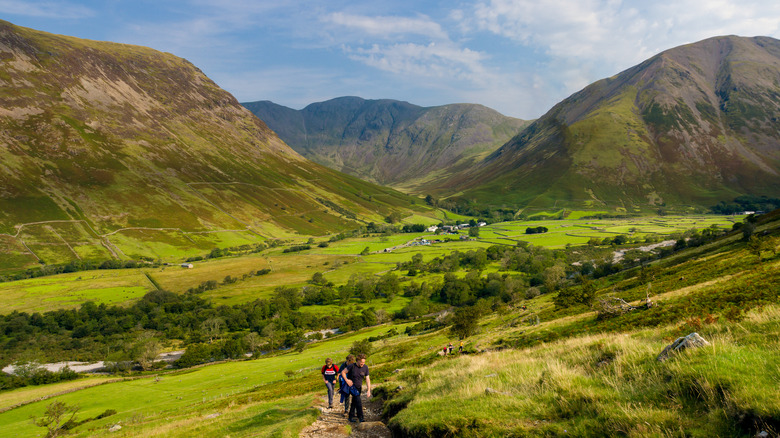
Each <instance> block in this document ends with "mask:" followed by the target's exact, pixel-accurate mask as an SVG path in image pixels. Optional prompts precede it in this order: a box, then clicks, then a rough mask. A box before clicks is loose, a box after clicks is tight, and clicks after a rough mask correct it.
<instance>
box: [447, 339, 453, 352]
mask: <svg viewBox="0 0 780 438" xmlns="http://www.w3.org/2000/svg"><path fill="white" fill-rule="evenodd" d="M447 348H449V352H448V353H449V354H452V342H450V345H449V346H448V347H447Z"/></svg>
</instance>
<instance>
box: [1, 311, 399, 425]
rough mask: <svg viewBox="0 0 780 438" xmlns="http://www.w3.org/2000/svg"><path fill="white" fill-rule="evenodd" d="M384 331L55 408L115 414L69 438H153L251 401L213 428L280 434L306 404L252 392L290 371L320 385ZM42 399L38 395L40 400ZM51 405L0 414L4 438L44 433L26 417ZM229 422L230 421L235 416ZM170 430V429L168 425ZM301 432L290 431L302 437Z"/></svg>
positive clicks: (90, 392)
mask: <svg viewBox="0 0 780 438" xmlns="http://www.w3.org/2000/svg"><path fill="white" fill-rule="evenodd" d="M404 327H405V326H404V325H401V326H397V329H398V330H399V331H403V329H404ZM387 330H388V327H387V326H379V327H374V328H371V329H368V330H364V331H361V332H359V333H355V334H350V335H346V336H339V337H336V338H333V339H331V340H329V341H327V342H317V343H313V344H311V345H309V346H308V347H307V348H306V350H304V352H303V353H287V354H282V355H278V356H272V357H267V358H265V357H264V358H260V359H257V360H247V361H240V362H228V363H223V364H218V365H212V366H206V367H201V368H197V369H193V370H185V371H181V372H176V373H172V374H166V375H163V376H161V378H160V379H159V380H155V379H153V378H151V377H149V378H143V379H137V380H128V381H123V382H118V383H110V384H106V385H101V386H96V387H92V388H87V389H83V390H81V391H77V392H73V393H69V394H65V395H61V396H58V397H56V400H60V401H62V402H65V403H68V404H71V405H79V406H80V407H81V410H80V415H79V418H82V419H83V418H87V417H95V416H97V415H99V414H101V413H102V412H104V411H105V410H106V409H114V410H116V411H117V412H118V413H117V414H116V415H114V416H111V417H108V418H106V419H103V420H97V421H94V422H90V423H87V425H85V426H84V427H80V428H77V429H76V433H75V434H74V435H73V436H94V435H95V434H98V433H107V430H106V429H107V427H109V426H110V425H112V424H116V423H117V422H121V423H122V424H123V433H128V434H131V435H130V436H148V435H147V434H148V433H151V432H153V431H158V430H160V429H162V430H167V429H166V428H167V427H169V426H170V425H173V426H176V424H178V422H179V421H182V422H184V427H195V425H192V424H190V423H188V422H187V421H186V420H189V419H192V418H200V420H202V417H203V416H205V415H207V414H211V413H215V412H219V413H222V412H225V413H226V415H231V414H230V412H233V411H237V410H242V408H240V407H236V408H235V409H233V407H232V406H231V405H230V403H229V401H230V399H231V398H241V399H243V400H246V397H250V398H253V400H254V402H260V403H259V404H251V403H253V402H247V401H245V402H244V404H250V409H248V410H249V412H248V413H247V414H246V415H243V416H242V415H239V416H238V417H241V418H237V417H236V416H233V417H228V418H232V420H233V421H228V422H227V424H222V425H220V420H217V421H215V423H217V428H218V429H220V428H222V427H224V428H226V429H227V430H230V431H234V432H235V431H237V430H242V431H243V432H241V433H242V434H244V435H239V436H247V435H250V434H255V435H253V436H256V434H257V433H261V432H262V431H263V430H267V431H271V432H273V433H281V432H275V431H277V430H279V428H280V426H279V424H278V422H279V421H282V422H284V421H283V419H284V418H292V419H295V418H300V412H301V411H305V410H306V408H307V404H308V402H309V401H310V400H311V398H310V397H308V398H306V397H304V398H300V397H294V396H296V395H299V394H295V393H289V396H290V397H294V398H291V399H287V400H284V396H282V399H283V402H282V404H281V407H280V406H274V405H273V403H270V402H271V401H276V400H277V399H278V398H279V396H280V393H279V392H278V390H276V391H274V394H273V395H263V394H262V393H259V394H257V395H254V396H253V391H255V390H257V389H258V387H261V386H263V385H267V384H269V383H278V384H279V385H282V386H283V385H285V384H284V383H283V382H284V381H287V380H290V379H288V378H287V377H286V376H285V374H284V371H286V370H293V371H294V372H295V373H296V378H295V379H293V380H298V379H299V378H301V377H304V376H305V377H304V378H305V381H314V382H317V381H319V380H317V379H318V372H319V367H320V366H321V365H322V363H323V362H324V358H325V357H327V356H330V357H333V358H338V359H340V358H342V357H344V356H346V355H347V350H348V347H349V346H350V345H351V344H352V343H353V342H354V341H355V340H357V339H362V338H366V337H369V336H375V335H378V334H381V333H384V332H386V331H387ZM205 382H208V384H205ZM310 386H311V385H310ZM317 386H318V385H317ZM50 388H51V390H52V392H54V391H55V390H57V389H58V387H55V386H52V387H50ZM43 392H45V391H43ZM41 393H42V392H39V393H36V394H35V395H36V396H40V394H41ZM49 403H51V401H44V402H36V403H32V404H28V405H25V406H23V407H20V408H17V409H14V410H11V411H8V412H4V413H2V414H0V429H2V430H3V432H4V433H7V434H9V435H8V436H20V437H22V436H33V435H34V434H36V433H38V432H39V431H40V430H41V429H39V428H36V427H35V426H34V425H33V424H32V423H31V422H30V420H29V417H30V416H31V415H33V416H39V415H40V414H41V413H42V411H43V409H44V408H45V407H46V405H48V404H49ZM251 406H255V408H251ZM275 409H280V410H281V411H282V412H287V414H286V415H281V414H280V413H279V412H278V411H275ZM267 412H270V414H269V413H267ZM233 414H234V415H235V412H233ZM269 415H271V416H272V418H276V420H278V421H276V420H275V421H261V420H262V418H268V416H269ZM305 418H307V421H305V422H303V423H301V425H298V426H300V428H302V427H303V426H302V425H304V424H306V423H307V422H311V421H312V420H313V417H311V416H308V415H306V416H305ZM171 420H173V421H171ZM255 422H256V424H255ZM169 423H172V424H170V425H169ZM251 425H254V426H257V427H259V429H257V430H255V429H252V428H250V426H251ZM202 426H203V425H202ZM243 426H247V427H246V428H244V427H243ZM298 426H296V427H295V428H294V429H299V427H298ZM205 428H206V430H208V431H210V432H209V433H213V431H214V427H212V426H208V425H205ZM274 428H276V429H274ZM187 430H189V429H187ZM220 430H221V429H220ZM174 432H175V433H180V435H176V436H186V433H184V432H181V431H174ZM154 433H157V432H154ZM261 434H262V433H261Z"/></svg>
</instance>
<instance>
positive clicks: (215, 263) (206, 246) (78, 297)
mask: <svg viewBox="0 0 780 438" xmlns="http://www.w3.org/2000/svg"><path fill="white" fill-rule="evenodd" d="M735 220H738V218H735V217H732V216H663V217H656V216H649V217H639V218H631V219H603V220H597V219H593V220H572V219H567V220H555V221H513V222H502V223H497V224H492V225H489V226H485V227H481V228H480V238H479V239H478V240H473V241H459V240H454V241H451V242H445V243H440V244H435V245H430V246H409V247H404V248H398V249H395V250H393V251H391V252H384V250H385V249H388V248H392V247H395V246H398V245H402V244H405V243H407V242H410V241H412V240H415V239H417V238H420V237H425V238H427V239H435V238H439V239H446V238H453V239H457V236H445V235H442V236H435V235H431V234H428V233H409V234H395V235H391V236H371V237H361V238H349V239H344V240H340V241H337V242H332V243H329V246H328V247H326V248H319V247H318V246H317V244H316V243H315V244H314V245H312V249H310V250H307V251H303V252H300V253H282V249H283V248H282V247H280V248H273V249H270V250H266V251H263V252H262V253H257V254H248V255H244V256H236V257H225V258H220V259H213V260H204V261H199V262H195V263H194V264H195V268H194V269H182V268H180V267H179V266H178V264H175V265H172V266H164V267H160V268H157V269H144V270H142V271H139V270H100V271H90V272H83V273H76V274H66V275H65V276H55V277H42V278H37V279H31V280H25V281H23V282H10V283H0V293H2V294H4V296H7V297H8V298H9V299H7V300H5V301H4V304H3V305H0V312H5V313H8V312H11V311H13V310H20V311H45V310H54V309H57V308H66V307H67V308H70V307H77V306H79V305H80V304H81V303H82V302H83V301H86V300H93V301H95V302H97V303H106V304H111V303H129V302H132V301H134V300H136V299H138V298H140V297H141V296H142V295H143V294H144V293H145V292H147V291H148V290H150V288H151V287H152V286H151V285H150V284H149V282H148V280H146V278H145V276H144V275H143V272H148V273H149V274H151V275H152V276H153V277H154V279H155V281H157V282H158V283H159V284H160V285H161V287H163V288H164V289H167V290H170V291H173V292H179V293H182V292H185V291H187V289H189V288H194V287H197V286H198V285H200V284H201V283H203V282H206V281H209V280H213V281H216V282H218V283H222V281H223V280H224V279H225V277H226V276H228V275H229V276H231V277H233V278H239V279H242V280H240V281H238V282H237V283H233V284H230V285H220V286H219V287H218V288H217V289H215V290H211V291H208V292H206V293H205V294H204V296H206V297H209V298H211V299H213V300H215V302H217V303H220V304H237V303H242V302H246V301H251V300H254V299H257V298H264V297H268V296H270V295H271V293H273V290H274V289H275V288H276V287H279V286H292V287H301V286H304V285H306V284H307V282H308V281H309V280H310V279H311V277H312V275H314V273H316V272H322V273H324V274H325V278H326V279H327V280H328V281H332V282H334V283H335V284H337V285H339V284H344V283H346V282H347V281H348V280H349V278H350V277H351V276H352V275H354V274H381V273H384V272H387V271H389V270H391V269H394V268H395V265H396V264H397V263H401V262H405V261H408V260H409V259H411V257H412V256H413V255H414V254H417V253H422V254H423V259H424V260H425V261H428V260H430V259H432V258H434V257H440V256H443V255H446V254H449V253H450V252H452V251H464V252H465V251H469V250H473V249H477V248H486V247H488V246H490V245H492V244H504V245H515V244H516V243H517V242H518V241H521V240H522V241H526V242H530V243H532V244H534V245H538V246H545V247H557V248H560V247H564V246H566V245H567V244H572V245H582V244H585V243H587V242H588V240H590V239H591V238H593V237H595V238H597V239H599V240H601V239H604V238H605V237H608V238H613V237H615V236H617V235H619V234H631V229H635V233H633V234H631V235H632V236H634V237H639V238H640V239H644V238H645V237H648V236H651V237H654V238H656V237H663V236H665V235H668V234H672V233H679V232H683V231H686V230H688V229H690V228H707V227H710V226H712V225H713V224H714V225H717V226H718V227H721V228H729V229H730V228H731V225H732V224H733V221H735ZM538 226H545V227H547V228H549V231H548V232H547V233H544V234H532V235H529V234H525V229H526V228H527V227H538ZM51 230H52V228H48V229H45V228H43V227H36V228H30V232H31V234H30V235H31V236H33V235H34V236H38V237H37V238H39V239H45V237H43V236H45V235H47V233H50V232H51ZM33 232H34V233H33ZM254 238H256V236H255V235H253V234H250V233H247V232H224V233H202V234H196V233H182V232H179V231H175V230H169V231H161V230H151V231H150V230H125V231H122V232H119V233H117V234H115V235H112V236H111V240H112V242H114V243H115V244H118V246H119V247H120V248H122V249H123V251H126V252H129V253H133V252H134V251H138V252H144V253H146V254H151V253H150V252H148V251H149V250H153V253H154V254H157V255H166V257H174V258H178V259H179V260H181V258H182V257H183V256H185V255H189V256H193V255H204V254H206V253H207V252H208V251H210V249H211V248H213V247H215V246H220V245H223V244H224V245H230V246H236V245H238V244H245V243H253V242H254V241H253V240H252V239H254ZM188 239H192V240H195V241H196V243H197V245H198V247H199V248H200V249H198V250H197V251H193V250H191V248H190V249H187V248H186V244H187V242H188V241H189V240H188ZM257 239H258V241H259V238H257ZM322 240H324V239H317V240H316V242H320V241H322ZM301 241H302V240H301ZM5 242H7V243H8V245H7V246H6V247H7V248H8V249H7V250H6V251H8V252H11V251H19V249H18V247H15V246H13V242H10V241H8V240H6V241H5ZM150 242H151V243H150ZM71 247H72V248H74V250H76V251H81V247H79V246H71ZM366 247H368V248H369V251H370V252H371V254H369V255H367V256H358V255H357V254H359V253H360V252H362V251H363V249H364V248H366ZM33 248H36V250H37V249H38V248H41V249H42V250H41V253H42V254H44V255H48V256H49V257H54V254H56V252H55V251H59V252H62V253H63V254H65V253H70V249H69V247H67V246H66V245H65V244H64V243H62V244H60V245H58V246H52V245H43V244H39V245H37V246H35V245H34V246H33ZM18 257H24V255H21V254H19V255H18ZM62 257H64V256H62ZM0 259H2V258H1V257H0ZM266 268H270V269H271V270H272V272H271V273H269V274H267V275H264V276H258V277H255V276H250V277H248V278H245V279H244V277H245V276H246V275H248V274H250V273H252V272H256V271H258V270H261V269H266ZM79 277H81V280H79V281H78V282H75V283H74V282H73V279H75V278H79ZM60 278H62V279H63V280H62V281H61V280H59V279H60Z"/></svg>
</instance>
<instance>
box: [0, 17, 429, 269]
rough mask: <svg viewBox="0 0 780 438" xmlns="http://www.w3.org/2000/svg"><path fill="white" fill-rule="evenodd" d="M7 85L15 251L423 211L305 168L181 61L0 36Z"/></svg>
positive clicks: (3, 89) (308, 229)
mask: <svg viewBox="0 0 780 438" xmlns="http://www.w3.org/2000/svg"><path fill="white" fill-rule="evenodd" d="M0 84H1V85H2V86H0V191H1V196H0V233H2V234H8V235H10V236H12V237H14V238H18V237H20V234H21V232H22V231H23V230H22V225H24V224H33V223H37V222H42V221H73V220H78V221H82V222H80V223H81V225H80V226H82V227H83V228H84V230H85V231H83V233H82V234H85V235H88V236H90V237H91V238H93V239H96V240H98V241H99V240H100V239H101V238H104V237H105V236H106V235H107V234H108V233H112V232H115V231H117V230H120V229H123V228H128V227H144V228H152V229H163V228H165V229H176V230H183V231H187V232H198V231H214V230H250V231H253V232H255V233H256V234H258V235H259V236H263V237H276V236H277V235H278V234H281V235H285V234H290V233H300V234H309V235H311V234H315V235H316V234H325V233H329V232H333V231H338V230H342V229H345V228H354V227H355V226H356V225H355V224H356V221H361V220H381V219H382V218H383V217H384V216H386V215H387V214H389V213H391V212H393V211H399V212H401V213H402V216H403V215H404V214H405V213H408V214H412V212H411V211H408V210H410V209H415V208H416V209H421V208H422V207H421V206H418V207H413V203H412V199H411V198H408V197H406V196H404V195H402V194H400V193H398V192H395V191H393V190H389V189H385V188H381V187H378V186H376V185H373V184H368V183H365V182H363V181H360V180H358V179H356V178H354V177H350V176H346V175H343V174H340V173H338V172H335V171H332V170H329V169H327V168H325V167H322V166H320V165H317V164H315V163H312V162H310V161H308V160H306V159H304V158H303V157H301V156H300V155H299V154H297V153H296V152H294V151H293V150H292V149H290V148H289V147H288V146H287V145H286V144H284V142H283V141H281V140H280V139H279V138H278V137H277V135H276V134H275V133H274V132H272V131H271V130H270V129H269V128H268V127H267V126H266V125H265V124H264V123H263V122H262V121H261V120H259V119H258V118H257V117H255V116H253V115H252V114H251V113H250V112H249V111H248V110H246V109H245V108H244V107H242V106H241V105H240V104H239V103H238V102H237V101H236V100H235V98H234V97H233V96H231V95H230V94H229V93H227V92H225V91H224V90H222V89H220V88H219V87H218V86H217V85H216V84H215V83H214V82H212V81H211V80H210V79H209V78H207V77H206V76H205V75H204V74H203V73H202V72H201V71H200V70H198V68H196V67H195V66H193V65H192V64H190V63H189V62H188V61H186V60H184V59H181V58H178V57H176V56H173V55H171V54H167V53H161V52H158V51H155V50H152V49H148V48H144V47H138V46H130V45H123V44H114V43H108V42H97V41H88V40H81V39H77V38H72V37H66V36H59V35H52V34H48V33H44V32H39V31H35V30H31V29H26V28H21V27H18V26H14V25H12V24H10V23H7V22H0ZM30 226H32V225H30ZM55 231H58V230H55ZM65 234H66V235H64V236H63V238H64V240H66V241H67V240H68V236H67V234H68V233H65ZM85 239H86V237H85ZM82 240H83V239H82ZM15 245H16V244H15V243H14V242H10V243H9V242H4V243H3V246H4V247H11V246H15ZM206 246H207V247H211V245H206ZM101 251H102V250H101ZM74 252H75V251H74ZM120 256H121V255H120ZM100 257H103V258H110V257H112V255H111V254H109V253H108V252H106V253H105V254H102V255H101V256H100Z"/></svg>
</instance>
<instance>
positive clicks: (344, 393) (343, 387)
mask: <svg viewBox="0 0 780 438" xmlns="http://www.w3.org/2000/svg"><path fill="white" fill-rule="evenodd" d="M353 363H355V355H354V354H350V355H349V356H347V358H346V360H345V361H344V363H342V364H341V366H340V367H339V370H341V371H344V370H346V369H347V366H348V365H349V364H353ZM339 394H341V403H344V416H345V417H346V416H347V414H349V386H347V382H345V381H344V377H342V376H341V373H339Z"/></svg>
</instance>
